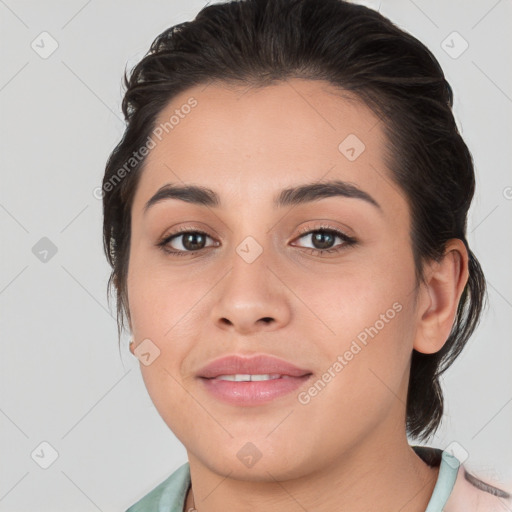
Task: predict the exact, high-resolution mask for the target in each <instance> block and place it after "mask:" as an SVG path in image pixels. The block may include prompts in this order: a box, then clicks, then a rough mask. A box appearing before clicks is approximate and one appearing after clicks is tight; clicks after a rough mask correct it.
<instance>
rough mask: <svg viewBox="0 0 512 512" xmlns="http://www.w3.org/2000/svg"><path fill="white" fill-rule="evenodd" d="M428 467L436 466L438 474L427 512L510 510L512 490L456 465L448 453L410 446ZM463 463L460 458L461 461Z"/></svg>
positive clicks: (459, 463)
mask: <svg viewBox="0 0 512 512" xmlns="http://www.w3.org/2000/svg"><path fill="white" fill-rule="evenodd" d="M412 448H413V449H414V451H415V452H416V454H417V455H419V456H420V457H421V458H422V459H423V461H424V462H426V463H427V464H428V465H429V466H433V467H439V475H438V479H437V482H436V486H435V488H434V492H433V494H432V497H431V500H430V503H429V506H428V507H427V511H428V512H432V511H434V510H435V511H440V510H442V511H443V512H498V511H499V512H503V511H505V510H512V490H511V489H510V488H509V489H505V488H504V486H503V485H502V484H500V483H498V482H492V481H490V480H489V479H488V478H484V477H481V476H479V475H477V474H476V473H475V472H474V471H472V470H469V469H468V468H467V467H466V466H465V465H464V464H462V463H461V462H460V460H459V459H458V458H457V456H456V455H454V454H453V453H452V450H451V449H450V450H441V449H439V448H434V447H429V446H412ZM461 460H464V459H461Z"/></svg>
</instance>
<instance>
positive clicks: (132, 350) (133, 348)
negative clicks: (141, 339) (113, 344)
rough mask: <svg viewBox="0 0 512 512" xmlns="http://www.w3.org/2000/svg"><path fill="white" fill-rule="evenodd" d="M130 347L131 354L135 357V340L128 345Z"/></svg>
mask: <svg viewBox="0 0 512 512" xmlns="http://www.w3.org/2000/svg"><path fill="white" fill-rule="evenodd" d="M128 346H129V347H130V352H131V353H132V354H133V355H135V352H134V351H135V343H134V340H133V338H132V339H131V340H130V343H129V344H128Z"/></svg>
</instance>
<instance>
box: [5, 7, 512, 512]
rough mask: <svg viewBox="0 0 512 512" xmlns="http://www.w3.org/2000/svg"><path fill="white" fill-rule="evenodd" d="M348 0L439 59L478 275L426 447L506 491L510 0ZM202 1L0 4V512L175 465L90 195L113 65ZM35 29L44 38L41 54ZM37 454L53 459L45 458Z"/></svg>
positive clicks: (74, 500)
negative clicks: (478, 288)
mask: <svg viewBox="0 0 512 512" xmlns="http://www.w3.org/2000/svg"><path fill="white" fill-rule="evenodd" d="M364 3H365V5H368V6H370V7H374V8H376V9H377V8H380V10H381V12H382V13H383V14H384V15H386V16H388V17H390V18H391V19H392V20H393V21H394V22H395V23H397V24H398V25H399V26H400V27H402V28H405V29H406V30H408V31H409V32H411V33H412V34H414V35H415V36H416V37H418V38H419V39H420V40H421V41H423V42H424V43H425V44H426V45H427V46H428V47H429V48H430V49H431V50H432V51H433V52H434V54H435V55H436V56H437V58H438V59H439V61H440V63H441V65H442V67H443V69H444V70H445V73H446V75H447V78H448V80H449V82H450V83H451V84H452V86H453V88H454V92H455V113H456V117H457V122H458V125H459V127H460V129H461V130H462V132H463V136H464V138H465V140H466V142H467V144H468V146H469V147H470V149H471V151H472V154H473V157H474V160H475V164H476V171H477V194H476V198H475V201H474V203H473V206H472V208H471V212H470V218H469V225H468V240H469V243H470V246H472V249H473V251H474V252H475V253H476V255H477V257H478V258H479V259H480V262H481V264H482V266H483V268H484V271H485V272H486V275H487V278H488V283H489V308H488V310H487V311H486V313H485V315H484V317H483V320H482V323H481V325H480V327H479V329H478V331H477V332H476V334H475V335H474V336H473V338H472V340H471V341H470V343H469V345H468V346H467V348H466V350H465V351H464V352H463V355H462V356H461V357H460V358H459V359H458V360H457V362H456V363H455V364H454V366H453V367H452V368H451V369H450V370H449V371H448V372H447V374H446V375H445V378H444V389H445V394H446V414H445V418H444V422H443V425H442V428H441V429H440V430H439V431H438V433H437V435H436V436H435V437H434V438H433V439H432V440H431V441H430V442H429V443H428V444H430V445H433V446H437V447H440V448H445V447H447V446H448V445H450V444H451V443H453V442H457V443H458V445H457V446H458V449H459V450H460V449H463V450H465V451H466V452H467V453H468V459H467V460H466V462H465V464H466V465H467V466H468V467H469V468H471V469H472V470H473V471H475V472H477V473H478V474H479V475H481V476H482V477H488V478H492V479H495V480H498V481H500V482H503V483H504V484H506V486H507V488H509V489H510V488H512V442H511V441H512V440H511V432H512V428H511V427H512V385H511V384H512V376H511V371H510V368H511V356H512V343H511V336H510V331H511V327H512V322H511V317H512V272H511V267H510V261H512V258H511V256H512V254H511V253H512V241H511V237H510V220H511V211H512V175H511V173H510V162H511V161H512V150H511V147H512V144H511V143H510V141H511V140H512V133H511V132H512V128H511V122H510V120H511V113H512V99H511V96H512V76H511V66H510V59H511V48H510V39H509V38H510V33H509V29H508V26H509V25H510V19H512V2H511V1H510V0H499V1H497V0H485V1H484V0H480V1H478V2H467V1H463V0H451V1H441V0H436V1H432V0H431V1H427V0H414V1H412V0H383V1H382V2H378V1H367V2H364ZM204 4H205V2H203V1H199V0H195V1H188V0H187V1H185V0H180V1H169V0H166V1H157V0H151V1H149V2H135V1H132V0H131V1H125V2H123V3H120V2H114V1H102V2H100V1H98V0H96V1H95V0H89V1H84V0H73V1H69V2H57V1H55V0H53V1H45V2H36V1H31V2H29V1H26V2H22V1H15V0H5V1H4V0H0V38H1V41H0V42H1V46H0V48H1V54H0V59H1V62H0V63H1V65H0V73H1V75H0V109H1V114H0V119H1V133H0V155H1V173H2V175H1V180H2V182H1V188H0V226H1V274H0V312H1V316H0V332H1V348H2V350H1V356H0V365H1V366H0V375H1V397H0V430H1V436H0V448H1V456H0V461H1V462H0V464H1V468H0V471H1V472H0V510H1V511H9V512H13V511H28V510H38V511H41V512H44V511H53V512H59V511H64V510H73V511H76V512H79V511H96V510H100V511H114V510H125V508H126V507H128V506H129V505H130V504H132V503H133V502H134V501H135V500H136V499H138V498H139V497H141V496H142V495H143V494H145V493H146V492H148V491H149V490H150V489H152V488H153V487H154V486H155V485H156V484H157V483H159V482H160V481H162V480H163V479H164V478H166V477H167V476H168V475H169V474H170V473H171V472H172V471H173V470H174V469H176V468H177V467H178V466H180V465H181V464H182V463H183V462H185V461H186V452H185V449H184V447H183V446H182V445H181V444H180V443H179V442H178V441H177V439H176V438H175V437H174V435H173V434H172V432H171V431H170V430H169V429H168V427H167V426H166V425H165V424H164V422H163V421H162V420H161V418H160V416H159V415H158V413H157V411H156V409H155V408H154V406H153V405H152V403H151V401H150V399H149V397H148V394H147V392H146V389H145V387H144V384H143V381H142V379H141V376H140V372H139V367H138V361H137V360H136V359H135V358H134V357H133V356H131V354H130V353H129V352H128V349H127V342H128V337H127V336H125V337H124V339H123V344H122V355H120V354H119V352H118V348H117V331H116V324H115V313H114V312H115V303H114V302H112V304H111V308H110V309H109V307H108V304H107V300H106V284H107V279H108V276H109V267H108V265H107V263H106V260H105V258H104V255H103V252H102V240H101V230H102V225H101V222H102V211H101V201H100V200H98V199H96V198H95V196H94V195H93V191H94V189H95V188H96V187H98V186H99V185H100V184H101V179H102V175H103V171H104V166H105V162H106V159H107V156H108V154H109V152H110V151H111V150H112V149H113V147H114V146H115V144H116V143H117V142H118V141H119V139H120V137H121V135H122V133H123V127H124V124H123V121H122V115H121V112H120V102H121V98H122V89H121V76H122V72H123V70H124V67H125V65H126V64H127V65H128V69H131V67H132V66H133V65H134V64H135V63H136V62H137V61H138V60H139V59H140V58H142V56H143V55H144V53H145V52H146V51H147V49H148V48H149V45H150V43H151V42H152V40H153V39H154V38H155V37H156V36H157V35H158V34H159V33H160V32H162V31H163V30H164V29H166V28H167V27H169V26H171V25H174V24H176V23H179V22H181V21H185V20H189V19H192V18H193V17H194V16H195V14H196V13H197V12H198V11H199V10H200V8H201V7H203V6H204ZM121 5H122V8H121V7H120V6H121ZM44 31H46V32H48V33H49V34H50V35H51V38H53V40H55V41H56V42H57V44H58V48H57V49H56V51H55V52H54V53H53V54H51V55H49V56H46V55H45V56H46V58H43V57H42V56H41V53H42V52H44V51H46V52H48V51H49V50H50V49H51V44H52V39H51V38H50V36H40V34H41V33H42V32H44ZM453 31H457V32H458V33H459V34H460V35H461V36H462V37H463V38H464V40H466V41H467V42H468V44H469V47H468V49H467V50H466V51H465V52H464V53H462V54H461V55H460V56H458V57H457V58H453V55H455V53H458V52H459V51H460V50H461V49H462V48H463V46H462V44H463V41H462V40H460V39H457V36H455V39H454V38H453V36H450V37H449V38H448V39H447V37H448V36H449V35H450V34H452V32H453ZM33 41H34V43H33ZM443 41H446V42H445V43H443ZM31 44H34V45H35V47H36V48H37V51H36V50H35V49H33V48H32V47H31ZM53 44H55V43H53ZM443 44H444V46H443ZM449 47H451V48H449ZM445 50H447V51H449V52H451V53H452V56H450V55H449V54H448V53H447V51H445ZM43 237H46V238H47V239H49V241H51V243H50V242H49V241H48V240H42V241H41V239H42V238H43ZM52 248H53V252H52ZM45 250H47V251H48V252H47V253H45V252H44V251H45ZM55 250H56V253H55V254H53V253H54V252H55ZM507 261H508V262H509V263H508V265H507V264H506V262H507ZM42 442H46V443H49V445H51V447H53V448H51V447H50V446H48V445H41V443H42ZM52 450H55V451H56V452H58V457H57V459H56V460H55V461H54V462H53V464H51V465H50V466H49V467H48V468H47V469H43V468H42V467H41V466H42V465H43V466H44V465H45V464H49V463H50V462H52Z"/></svg>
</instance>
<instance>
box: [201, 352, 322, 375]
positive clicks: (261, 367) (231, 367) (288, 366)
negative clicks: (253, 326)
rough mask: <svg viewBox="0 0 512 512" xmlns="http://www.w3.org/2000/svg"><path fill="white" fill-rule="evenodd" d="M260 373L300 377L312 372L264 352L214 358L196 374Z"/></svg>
mask: <svg viewBox="0 0 512 512" xmlns="http://www.w3.org/2000/svg"><path fill="white" fill-rule="evenodd" d="M237 373H239V374H244V375H245V374H249V375H258V374H259V375H261V374H272V373H279V374H280V375H287V376H289V377H302V376H304V375H307V374H310V373H312V372H311V371H310V370H307V369H304V368H299V367H298V366H295V365H294V364H292V363H289V362H288V361H284V360H283V359H279V358H277V357H273V356H268V355H266V354H258V355H255V356H249V357H247V356H241V355H238V354H235V355H230V356H224V357H221V358H219V359H215V360H214V361H212V362H211V363H209V364H207V365H206V366H204V367H203V368H202V369H201V370H199V372H198V374H197V376H198V377H203V378H205V379H212V378H215V377H218V376H219V375H235V374H237Z"/></svg>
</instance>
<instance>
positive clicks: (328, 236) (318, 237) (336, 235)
mask: <svg viewBox="0 0 512 512" xmlns="http://www.w3.org/2000/svg"><path fill="white" fill-rule="evenodd" d="M305 237H310V238H311V241H312V244H313V247H309V249H313V250H317V251H320V252H323V251H326V252H327V251H329V252H331V251H337V250H340V249H341V248H342V247H343V246H345V245H352V244H354V243H355V239H354V238H352V237H349V236H348V235H345V233H342V232H341V231H338V230H336V229H315V230H311V231H308V232H306V233H304V234H303V235H301V236H300V237H299V239H300V238H305ZM336 239H340V240H341V241H342V242H343V243H342V244H339V247H338V248H335V246H334V243H335V241H336Z"/></svg>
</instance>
